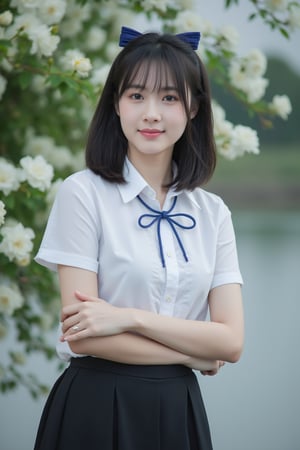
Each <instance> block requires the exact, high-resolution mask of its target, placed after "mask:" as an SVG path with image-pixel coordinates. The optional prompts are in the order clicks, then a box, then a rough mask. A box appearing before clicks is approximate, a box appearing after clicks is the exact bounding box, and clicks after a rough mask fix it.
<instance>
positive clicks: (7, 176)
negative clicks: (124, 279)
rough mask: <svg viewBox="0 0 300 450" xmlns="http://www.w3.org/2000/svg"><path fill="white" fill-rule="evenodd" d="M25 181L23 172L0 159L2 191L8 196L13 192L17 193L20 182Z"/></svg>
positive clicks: (0, 189)
mask: <svg viewBox="0 0 300 450" xmlns="http://www.w3.org/2000/svg"><path fill="white" fill-rule="evenodd" d="M23 180H24V174H23V171H21V170H20V169H17V168H16V167H15V166H14V165H13V164H11V163H10V162H8V161H6V159H4V158H0V191H2V192H4V194H5V195H8V194H9V193H10V192H12V191H17V190H18V189H19V186H20V182H21V181H23Z"/></svg>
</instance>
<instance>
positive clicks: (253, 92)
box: [243, 77, 269, 103]
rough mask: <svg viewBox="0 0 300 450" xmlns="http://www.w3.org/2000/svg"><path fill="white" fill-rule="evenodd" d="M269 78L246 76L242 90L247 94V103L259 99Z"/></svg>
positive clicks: (263, 93)
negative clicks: (246, 80) (245, 82)
mask: <svg viewBox="0 0 300 450" xmlns="http://www.w3.org/2000/svg"><path fill="white" fill-rule="evenodd" d="M268 84H269V80H267V79H266V78H261V77H260V78H253V79H252V80H251V78H248V82H247V84H246V85H245V86H244V89H243V90H244V92H245V93H246V94H247V99H248V102H249V103H255V102H257V101H258V100H260V99H261V98H262V97H263V96H264V95H265V92H266V88H267V86H268Z"/></svg>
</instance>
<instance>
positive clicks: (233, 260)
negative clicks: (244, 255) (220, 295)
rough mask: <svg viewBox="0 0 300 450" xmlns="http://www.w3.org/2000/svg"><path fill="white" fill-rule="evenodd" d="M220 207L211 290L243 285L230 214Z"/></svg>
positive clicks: (224, 206)
mask: <svg viewBox="0 0 300 450" xmlns="http://www.w3.org/2000/svg"><path fill="white" fill-rule="evenodd" d="M222 206H223V208H222V212H221V214H220V222H219V230H218V238H217V247H216V263H215V271H214V276H213V280H212V285H211V289H213V288H215V287H217V286H221V285H222V284H230V283H238V284H243V279H242V275H241V272H240V268H239V261H238V255H237V248H236V239H235V232H234V228H233V224H232V219H231V213H230V211H229V209H228V208H227V206H226V205H225V204H223V205H222Z"/></svg>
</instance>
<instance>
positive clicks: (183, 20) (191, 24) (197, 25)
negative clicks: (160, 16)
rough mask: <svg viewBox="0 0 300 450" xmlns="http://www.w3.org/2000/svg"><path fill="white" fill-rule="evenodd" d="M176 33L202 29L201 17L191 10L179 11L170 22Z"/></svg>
mask: <svg viewBox="0 0 300 450" xmlns="http://www.w3.org/2000/svg"><path fill="white" fill-rule="evenodd" d="M172 24H173V25H174V27H175V29H176V30H177V31H178V33H183V32H185V31H195V30H202V24H203V21H202V18H201V17H200V16H198V15H197V14H195V13H194V12H193V11H191V10H185V11H180V12H179V13H178V14H177V16H176V18H175V19H174V21H173V23H172Z"/></svg>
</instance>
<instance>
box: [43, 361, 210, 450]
mask: <svg viewBox="0 0 300 450" xmlns="http://www.w3.org/2000/svg"><path fill="white" fill-rule="evenodd" d="M211 449H212V443H211V437H210V430H209V425H208V421H207V416H206V412H205V407H204V404H203V401H202V396H201V393H200V389H199V385H198V381H197V378H196V377H195V375H194V373H193V371H192V370H191V369H189V368H187V367H185V366H182V365H158V366H156V365H155V366H147V365H146V366H145V365H129V364H120V363H115V362H111V361H106V360H103V359H98V358H91V357H85V358H74V359H72V360H71V363H70V366H69V367H68V368H67V369H66V370H65V371H64V373H63V374H62V375H61V376H60V378H59V379H58V380H57V381H56V383H55V385H54V386H53V388H52V390H51V392H50V394H49V397H48V400H47V402H46V405H45V408H44V411H43V414H42V417H41V421H40V424H39V429H38V433H37V437H36V442H35V447H34V450H211Z"/></svg>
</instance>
